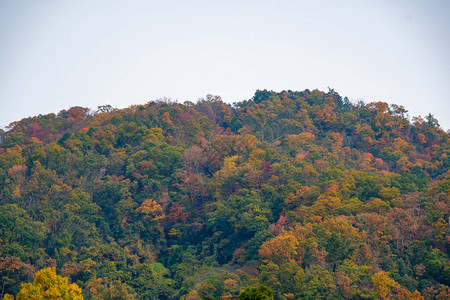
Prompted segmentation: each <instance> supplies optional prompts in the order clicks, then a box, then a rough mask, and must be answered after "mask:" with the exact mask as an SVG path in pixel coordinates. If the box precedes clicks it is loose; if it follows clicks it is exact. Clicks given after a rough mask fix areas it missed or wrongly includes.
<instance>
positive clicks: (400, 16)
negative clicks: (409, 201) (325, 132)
mask: <svg viewBox="0 0 450 300" xmlns="http://www.w3.org/2000/svg"><path fill="white" fill-rule="evenodd" d="M449 53H450V1H448V0H427V1H424V0H395V1H393V0H373V1H367V0H358V1H357V0H353V1H350V0H340V1H331V0H328V1H326V0H310V1H301V0H297V1H288V0H286V1H285V0H276V1H268V0H247V1H242V0H240V1H236V0H227V1H215V0H208V1H196V0H191V1H186V0H184V1H183V0H165V1H151V0H150V1H135V0H128V1H114V0H108V1H103V0H98V1H95V0H88V1H85V0H77V1H72V0H66V1H63V0H60V1H56V0H52V1H50V0H40V1H36V0H28V1H27V0H0V127H2V128H4V126H6V125H8V124H9V123H10V122H12V121H16V120H20V119H22V118H25V117H30V116H36V115H39V114H47V113H57V112H59V111H60V110H62V109H68V108H70V107H73V106H83V107H89V108H91V109H93V110H95V109H96V108H97V107H98V106H99V105H105V104H110V105H112V106H113V107H116V108H123V107H128V106H130V105H134V104H144V103H147V102H148V101H151V100H156V99H160V98H171V99H173V100H177V101H179V102H184V101H186V100H189V101H193V102H195V101H196V100H198V99H199V98H202V97H205V96H206V95H207V94H213V95H219V96H221V97H222V99H223V100H224V101H225V102H227V103H233V102H238V101H242V100H245V99H250V98H251V97H252V96H253V94H254V92H255V91H256V90H257V89H268V90H274V91H277V92H279V91H282V90H304V89H310V90H313V89H319V90H323V91H327V90H328V87H330V88H333V89H334V90H335V91H337V92H338V93H339V94H340V95H341V96H343V97H344V96H346V97H348V98H349V99H350V100H351V101H354V102H356V101H359V100H364V101H365V102H372V101H384V102H388V103H395V104H399V105H403V106H404V107H405V108H406V109H407V110H408V111H409V114H410V117H413V116H418V115H421V116H425V115H427V114H428V113H431V114H433V115H434V116H435V117H436V118H437V119H438V120H439V123H440V124H441V127H442V128H444V130H448V129H449V128H450V117H449V113H450V111H449V103H450V101H449V95H450V84H449V83H450V55H449Z"/></svg>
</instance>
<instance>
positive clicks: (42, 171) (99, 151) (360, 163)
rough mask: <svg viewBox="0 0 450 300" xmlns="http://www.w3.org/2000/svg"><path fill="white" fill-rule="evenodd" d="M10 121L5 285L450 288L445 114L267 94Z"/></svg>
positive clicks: (136, 290) (104, 293) (437, 294)
mask: <svg viewBox="0 0 450 300" xmlns="http://www.w3.org/2000/svg"><path fill="white" fill-rule="evenodd" d="M0 133H1V134H0V141H1V143H0V279H1V285H2V292H1V293H2V294H1V297H5V299H6V298H7V297H10V298H9V299H11V298H13V297H14V296H16V295H17V299H19V298H20V297H23V296H21V295H23V293H25V292H27V291H28V292H30V291H41V292H40V293H43V294H45V293H44V292H42V291H43V288H42V286H45V284H46V283H45V280H44V279H42V278H44V277H45V276H47V277H45V278H48V280H55V282H58V284H59V285H61V286H62V287H61V288H62V290H61V291H64V292H61V293H66V294H67V295H69V294H70V293H72V294H73V295H75V294H76V297H81V295H80V292H81V291H82V294H83V297H84V298H85V299H221V298H222V299H238V297H239V299H253V298H251V297H254V296H253V295H262V296H261V297H265V298H267V299H270V298H272V297H273V298H274V299H298V298H303V299H313V298H318V297H321V298H331V299H333V298H336V299H352V298H358V299H359V298H367V299H375V298H380V299H389V298H396V299H424V298H426V299H448V298H450V287H449V286H450V259H449V253H450V252H449V250H450V229H449V218H450V198H449V197H450V196H449V193H450V176H449V175H450V173H449V166H450V147H449V134H448V132H445V131H444V130H443V129H441V128H440V126H439V123H438V120H436V119H435V118H434V117H433V116H432V115H431V114H430V115H428V116H426V117H425V118H422V117H414V118H412V120H410V119H409V117H408V114H407V110H406V109H405V108H404V107H402V106H399V105H395V104H388V103H385V102H371V103H367V104H366V103H363V102H358V103H352V102H350V101H349V100H348V99H347V98H342V97H341V96H340V95H339V94H338V93H337V92H335V91H334V90H331V89H330V90H329V91H328V92H323V91H318V90H313V91H310V90H304V91H282V92H273V91H267V90H258V91H256V93H255V95H254V97H253V98H252V99H249V100H245V101H242V102H237V103H234V104H233V105H230V104H226V103H224V102H223V101H222V99H221V98H220V97H219V96H212V95H208V96H207V97H206V98H205V99H201V100H199V101H198V102H197V103H192V102H184V103H177V102H172V101H162V100H161V101H151V102H148V103H147V104H145V105H135V106H131V107H128V108H125V109H116V108H113V107H111V106H110V105H104V106H100V107H98V109H97V110H96V111H92V110H89V109H87V108H82V107H72V108H69V109H67V110H63V111H61V112H59V113H58V114H48V115H39V116H36V117H30V118H26V119H23V120H20V121H17V122H14V123H12V124H10V125H9V126H8V128H7V131H2V132H0ZM43 274H48V275H45V276H44V275H43ZM36 278H41V279H42V280H43V281H44V283H42V282H41V283H39V284H41V285H39V286H38V283H36V280H37V279H36ZM51 278H53V279H51ZM41 279H39V280H41ZM33 280H34V281H33ZM33 282H34V283H33ZM21 284H22V288H21ZM48 284H50V283H48ZM48 284H47V285H48ZM69 298H70V297H69ZM80 299H81V298H80Z"/></svg>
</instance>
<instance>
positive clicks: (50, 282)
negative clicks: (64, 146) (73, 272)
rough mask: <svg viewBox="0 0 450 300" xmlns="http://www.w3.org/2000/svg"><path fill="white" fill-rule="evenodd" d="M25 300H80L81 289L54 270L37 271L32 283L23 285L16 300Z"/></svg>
mask: <svg viewBox="0 0 450 300" xmlns="http://www.w3.org/2000/svg"><path fill="white" fill-rule="evenodd" d="M22 299H23V300H26V299H64V300H66V299H67V300H69V299H70V300H82V299H84V298H83V295H82V294H81V288H80V287H79V286H78V285H76V284H75V283H71V284H69V279H68V278H67V277H63V276H60V275H57V274H56V270H55V268H46V269H42V270H40V271H38V272H37V273H36V275H35V277H34V282H33V283H24V284H22V285H21V287H20V291H19V293H18V294H17V296H16V300H22Z"/></svg>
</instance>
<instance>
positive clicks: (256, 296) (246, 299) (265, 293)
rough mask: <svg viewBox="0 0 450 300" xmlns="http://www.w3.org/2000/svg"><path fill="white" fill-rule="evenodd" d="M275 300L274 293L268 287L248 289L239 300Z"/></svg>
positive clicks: (241, 294) (262, 285)
mask: <svg viewBox="0 0 450 300" xmlns="http://www.w3.org/2000/svg"><path fill="white" fill-rule="evenodd" d="M265 299H273V291H272V290H271V289H270V288H269V287H268V286H266V285H264V284H260V285H258V286H256V287H255V286H249V287H246V288H245V289H244V290H243V291H242V292H241V293H240V294H239V300H265Z"/></svg>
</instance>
